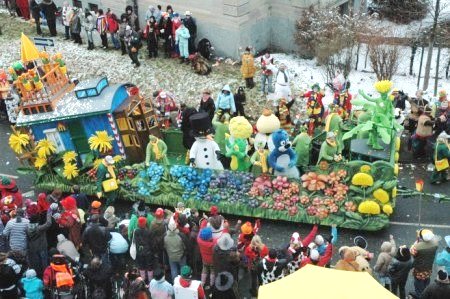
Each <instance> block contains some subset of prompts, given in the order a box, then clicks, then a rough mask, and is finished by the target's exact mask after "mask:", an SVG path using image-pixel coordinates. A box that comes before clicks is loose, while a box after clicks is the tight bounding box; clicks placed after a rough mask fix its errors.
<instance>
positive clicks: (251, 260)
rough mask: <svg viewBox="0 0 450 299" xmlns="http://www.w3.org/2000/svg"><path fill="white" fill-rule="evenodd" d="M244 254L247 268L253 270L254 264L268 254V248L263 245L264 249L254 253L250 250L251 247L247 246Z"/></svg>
mask: <svg viewBox="0 0 450 299" xmlns="http://www.w3.org/2000/svg"><path fill="white" fill-rule="evenodd" d="M244 253H245V256H246V257H247V261H248V267H249V268H253V267H254V266H255V264H257V263H258V262H259V259H262V258H264V257H265V256H266V255H268V254H269V248H267V246H266V245H264V247H263V248H262V249H261V251H260V252H256V251H254V250H253V249H252V247H251V246H247V248H245V252H244Z"/></svg>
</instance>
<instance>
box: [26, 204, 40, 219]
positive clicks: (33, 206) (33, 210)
mask: <svg viewBox="0 0 450 299" xmlns="http://www.w3.org/2000/svg"><path fill="white" fill-rule="evenodd" d="M38 213H39V212H38V206H37V204H35V203H34V204H31V205H30V206H29V207H28V208H27V215H28V216H29V217H31V216H34V215H37V214H38Z"/></svg>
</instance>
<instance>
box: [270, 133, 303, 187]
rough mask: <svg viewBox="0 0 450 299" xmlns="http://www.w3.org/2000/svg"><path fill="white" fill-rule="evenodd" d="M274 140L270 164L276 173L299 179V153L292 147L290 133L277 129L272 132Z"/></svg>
mask: <svg viewBox="0 0 450 299" xmlns="http://www.w3.org/2000/svg"><path fill="white" fill-rule="evenodd" d="M272 140H273V144H274V145H275V148H274V150H273V151H272V152H271V153H270V155H269V165H270V167H272V168H273V169H274V170H275V172H274V174H275V175H282V176H286V177H288V178H294V179H298V178H299V177H300V174H299V171H298V169H297V167H296V164H297V154H296V153H295V151H294V150H293V149H292V146H291V142H290V141H289V135H288V133H287V132H286V131H285V130H282V129H280V130H277V131H275V132H274V133H273V134H272Z"/></svg>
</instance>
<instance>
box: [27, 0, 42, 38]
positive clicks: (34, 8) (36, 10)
mask: <svg viewBox="0 0 450 299" xmlns="http://www.w3.org/2000/svg"><path fill="white" fill-rule="evenodd" d="M30 11H31V17H32V18H33V19H34V23H35V24H36V33H37V34H38V35H42V29H41V7H40V6H39V4H38V3H37V2H36V0H31V1H30Z"/></svg>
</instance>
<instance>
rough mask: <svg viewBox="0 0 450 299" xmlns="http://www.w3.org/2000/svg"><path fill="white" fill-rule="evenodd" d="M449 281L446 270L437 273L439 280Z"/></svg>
mask: <svg viewBox="0 0 450 299" xmlns="http://www.w3.org/2000/svg"><path fill="white" fill-rule="evenodd" d="M447 279H448V273H447V272H446V271H445V270H439V271H438V273H437V280H438V281H441V282H445V281H447Z"/></svg>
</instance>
